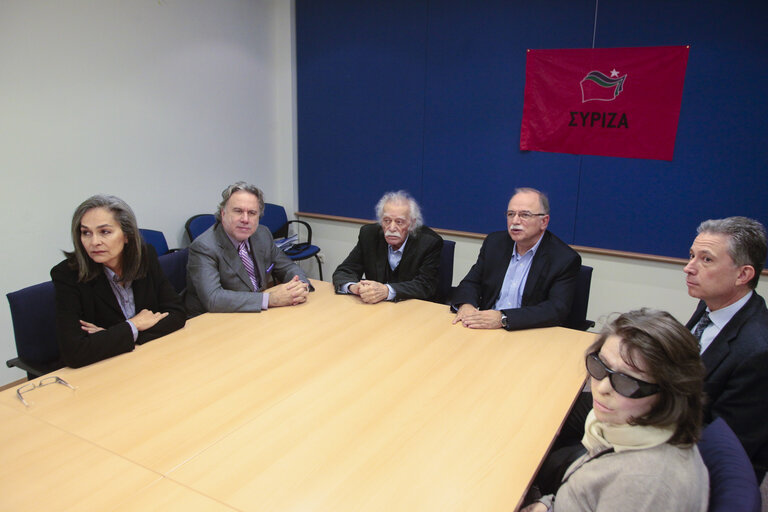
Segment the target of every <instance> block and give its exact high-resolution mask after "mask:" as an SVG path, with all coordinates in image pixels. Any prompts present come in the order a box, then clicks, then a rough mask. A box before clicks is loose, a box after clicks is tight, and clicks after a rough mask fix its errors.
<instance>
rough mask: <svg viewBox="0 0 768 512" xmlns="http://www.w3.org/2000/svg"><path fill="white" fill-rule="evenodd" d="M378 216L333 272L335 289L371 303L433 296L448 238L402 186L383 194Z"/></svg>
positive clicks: (378, 205) (364, 227) (361, 229)
mask: <svg viewBox="0 0 768 512" xmlns="http://www.w3.org/2000/svg"><path fill="white" fill-rule="evenodd" d="M376 216H377V218H378V219H379V222H378V223H375V224H367V225H365V226H363V227H362V228H360V234H359V236H358V238H357V245H355V247H354V249H352V252H350V253H349V256H347V258H346V259H345V260H344V261H343V262H342V263H341V265H339V266H338V268H337V269H336V271H335V272H334V273H333V286H334V288H335V289H336V293H349V294H354V295H357V296H359V297H360V299H361V300H362V301H363V302H365V303H368V304H375V303H377V302H382V301H384V300H390V301H399V300H405V299H424V300H430V299H433V298H434V296H435V292H436V291H437V276H438V269H439V266H440V253H441V251H442V248H443V239H442V238H441V237H440V235H438V234H437V233H435V232H434V231H432V230H431V229H430V228H428V227H426V226H424V225H423V219H422V216H421V210H420V208H419V205H418V204H417V203H416V201H415V200H414V199H413V198H412V197H411V196H410V195H409V194H408V193H407V192H404V191H402V190H400V191H397V192H388V193H386V194H384V196H383V197H382V198H381V200H379V202H378V204H377V205H376Z"/></svg>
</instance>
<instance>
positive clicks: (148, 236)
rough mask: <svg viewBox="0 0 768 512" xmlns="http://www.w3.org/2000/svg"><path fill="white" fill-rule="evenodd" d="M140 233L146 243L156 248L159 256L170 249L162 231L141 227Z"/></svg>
mask: <svg viewBox="0 0 768 512" xmlns="http://www.w3.org/2000/svg"><path fill="white" fill-rule="evenodd" d="M139 233H141V238H143V239H144V241H145V242H146V243H148V244H149V245H151V246H152V247H154V248H155V252H157V255H158V256H162V255H163V254H166V253H168V252H169V251H170V250H169V249H168V242H166V240H165V235H164V234H163V232H162V231H155V230H154V229H142V228H139Z"/></svg>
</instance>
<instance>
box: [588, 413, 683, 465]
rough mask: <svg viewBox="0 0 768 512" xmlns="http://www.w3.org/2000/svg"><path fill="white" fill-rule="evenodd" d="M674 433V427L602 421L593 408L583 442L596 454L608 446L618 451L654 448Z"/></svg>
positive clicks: (592, 454)
mask: <svg viewBox="0 0 768 512" xmlns="http://www.w3.org/2000/svg"><path fill="white" fill-rule="evenodd" d="M674 433H675V428H674V427H652V426H644V425H629V424H625V425H609V424H607V423H602V422H600V421H598V419H597V417H596V416H595V411H594V409H593V410H591V411H589V414H588V415H587V421H586V422H585V423H584V438H583V439H582V440H581V444H583V445H584V447H585V448H586V449H587V451H588V452H589V454H590V455H591V456H594V455H595V454H596V453H599V452H602V451H604V450H606V449H608V448H613V449H614V450H615V451H616V452H623V451H627V450H644V449H646V448H653V447H654V446H659V445H661V444H664V443H666V442H667V441H669V440H670V438H671V437H672V435H673V434H674Z"/></svg>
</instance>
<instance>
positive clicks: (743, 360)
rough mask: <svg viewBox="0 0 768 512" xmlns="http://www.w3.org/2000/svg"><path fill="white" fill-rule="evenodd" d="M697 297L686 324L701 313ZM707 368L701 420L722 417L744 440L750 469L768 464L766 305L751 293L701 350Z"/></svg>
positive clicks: (762, 470)
mask: <svg viewBox="0 0 768 512" xmlns="http://www.w3.org/2000/svg"><path fill="white" fill-rule="evenodd" d="M705 308H706V304H705V303H704V301H701V302H699V305H698V307H697V308H696V311H695V312H694V314H693V316H692V317H691V319H690V320H689V321H688V324H687V325H686V327H688V328H689V329H692V328H693V326H694V325H696V323H698V321H699V318H701V315H702V314H703V313H704V309H705ZM701 360H702V361H703V362H704V366H705V367H706V369H707V375H706V378H705V380H704V391H705V392H706V394H707V402H706V403H705V406H704V422H705V423H710V422H712V421H713V420H714V419H715V418H718V417H722V418H723V419H724V420H725V421H726V423H728V426H729V427H731V429H732V430H733V431H734V432H735V433H736V436H737V437H738V438H739V440H740V441H741V444H742V445H744V450H746V452H747V455H749V458H750V460H751V461H752V464H753V465H754V467H755V471H756V472H757V473H758V474H762V473H765V470H766V468H767V467H768V425H766V422H768V309H766V307H765V300H763V298H762V297H761V296H760V295H758V294H757V293H756V292H753V293H752V297H750V299H749V300H748V301H747V303H746V304H744V306H743V307H742V308H741V309H740V310H739V311H738V312H737V313H736V314H735V315H733V318H731V320H730V321H729V322H728V323H727V324H725V327H723V329H722V330H721V331H720V333H719V334H718V335H717V336H716V337H715V339H714V340H713V341H712V344H711V345H710V346H709V347H707V349H706V350H705V351H704V353H703V354H702V355H701Z"/></svg>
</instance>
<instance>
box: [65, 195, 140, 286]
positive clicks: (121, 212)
mask: <svg viewBox="0 0 768 512" xmlns="http://www.w3.org/2000/svg"><path fill="white" fill-rule="evenodd" d="M94 208H104V209H106V210H109V211H110V212H111V213H112V215H114V216H115V221H117V223H118V224H120V229H121V230H122V231H123V234H124V235H125V237H126V238H127V239H128V243H127V244H125V247H124V248H123V252H122V254H121V258H122V272H123V275H122V276H120V277H121V280H122V281H123V282H127V281H133V280H135V279H138V278H140V277H144V275H145V274H146V269H145V267H146V265H144V264H143V263H144V260H145V259H146V254H145V253H144V251H143V250H142V239H141V233H140V232H139V226H138V224H137V222H136V215H134V213H133V210H131V207H130V206H128V203H126V202H125V201H123V200H122V199H120V198H119V197H115V196H110V195H106V194H98V195H95V196H91V197H89V198H88V199H86V200H85V201H83V202H82V203H80V206H78V207H77V209H75V213H74V214H73V215H72V245H73V246H74V247H75V250H74V251H72V252H65V253H64V254H65V255H66V256H67V259H68V260H69V261H70V265H71V266H72V268H74V269H76V270H77V278H78V281H90V280H91V279H94V278H96V277H97V276H98V275H99V274H100V273H101V272H102V271H103V270H102V267H103V266H102V265H101V264H100V263H96V262H95V261H93V260H92V259H91V257H90V256H88V252H87V251H86V250H85V247H83V242H82V240H81V239H80V227H81V224H82V222H83V216H84V215H85V214H86V213H88V212H89V211H90V210H93V209H94Z"/></svg>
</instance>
